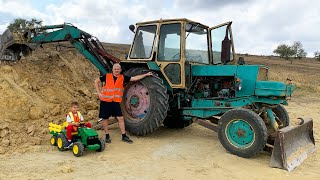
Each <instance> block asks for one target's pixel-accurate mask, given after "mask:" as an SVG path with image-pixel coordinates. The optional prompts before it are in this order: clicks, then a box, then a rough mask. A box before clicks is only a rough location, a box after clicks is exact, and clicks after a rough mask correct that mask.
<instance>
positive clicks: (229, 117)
mask: <svg viewBox="0 0 320 180" xmlns="http://www.w3.org/2000/svg"><path fill="white" fill-rule="evenodd" d="M218 138H219V140H220V143H221V144H222V145H223V147H224V148H225V149H226V150H227V151H229V152H230V153H232V154H235V155H237V156H240V157H244V158H250V157H252V156H254V155H255V154H257V153H258V152H260V151H261V150H263V148H264V147H265V145H266V143H267V138H268V133H267V127H266V125H265V123H264V121H263V120H262V118H261V117H260V116H259V115H258V114H256V113H255V112H253V111H251V110H248V109H242V108H240V109H232V110H229V111H227V112H226V113H224V114H223V115H222V117H221V118H220V120H219V124H218Z"/></svg>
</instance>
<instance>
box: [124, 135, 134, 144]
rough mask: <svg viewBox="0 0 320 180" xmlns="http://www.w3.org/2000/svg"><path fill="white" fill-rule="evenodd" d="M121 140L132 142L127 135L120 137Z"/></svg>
mask: <svg viewBox="0 0 320 180" xmlns="http://www.w3.org/2000/svg"><path fill="white" fill-rule="evenodd" d="M122 141H123V142H127V143H129V144H132V143H133V141H132V140H131V139H130V138H129V137H128V136H124V137H122Z"/></svg>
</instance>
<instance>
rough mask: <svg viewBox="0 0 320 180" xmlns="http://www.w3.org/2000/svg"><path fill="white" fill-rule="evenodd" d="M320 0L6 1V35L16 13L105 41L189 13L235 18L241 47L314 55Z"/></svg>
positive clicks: (205, 19) (2, 12)
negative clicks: (285, 47) (292, 48)
mask: <svg viewBox="0 0 320 180" xmlns="http://www.w3.org/2000/svg"><path fill="white" fill-rule="evenodd" d="M319 5H320V2H319V1H317V0H308V1H302V0H256V1H254V0H228V1H221V0H171V1H169V0H165V1H148V0H95V1H92V0H66V1H63V0H46V1H44V0H0V7H1V8H0V34H1V33H2V32H3V31H4V30H5V28H6V26H7V25H8V24H9V23H10V21H12V20H13V19H14V18H33V17H35V18H39V19H42V20H43V21H44V23H45V24H61V23H64V22H70V23H72V24H74V25H76V26H78V27H79V28H81V29H83V30H84V31H87V32H89V33H91V34H93V35H95V36H97V37H98V38H99V39H100V40H101V41H105V42H110V43H126V44H130V43H131V41H132V35H133V34H132V33H131V32H130V31H129V29H128V26H129V25H130V24H134V23H136V22H141V21H146V20H155V19H160V18H183V17H186V18H189V19H192V20H195V21H199V22H201V23H203V24H207V25H209V26H214V25H215V24H219V23H222V22H225V21H233V36H234V41H235V48H236V52H240V53H250V54H258V55H260V54H265V55H270V54H272V51H273V49H274V48H275V47H276V46H277V45H278V44H280V43H287V44H292V43H293V41H301V42H302V44H303V45H304V47H305V49H306V51H307V52H308V56H313V52H314V51H316V50H320V41H319V39H320V33H319V32H318V31H319V29H320V10H319V8H318V7H319Z"/></svg>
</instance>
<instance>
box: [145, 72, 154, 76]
mask: <svg viewBox="0 0 320 180" xmlns="http://www.w3.org/2000/svg"><path fill="white" fill-rule="evenodd" d="M145 75H146V76H152V75H153V74H152V72H148V73H146V74H145Z"/></svg>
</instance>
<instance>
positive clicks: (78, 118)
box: [66, 102, 91, 148]
mask: <svg viewBox="0 0 320 180" xmlns="http://www.w3.org/2000/svg"><path fill="white" fill-rule="evenodd" d="M78 110H79V104H78V103H77V102H72V103H71V112H69V113H68V114H67V115H66V116H67V122H68V126H67V127H66V130H67V138H68V142H69V144H68V148H69V147H71V146H72V144H73V143H72V142H71V140H72V132H77V131H78V127H79V125H80V122H83V121H84V118H83V116H82V115H81V113H80V112H79V111H78ZM84 126H85V127H88V128H91V124H90V123H89V122H87V123H85V124H84Z"/></svg>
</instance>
